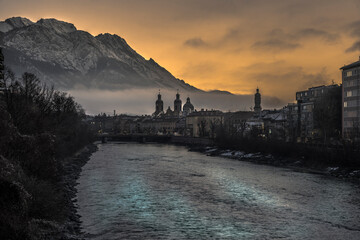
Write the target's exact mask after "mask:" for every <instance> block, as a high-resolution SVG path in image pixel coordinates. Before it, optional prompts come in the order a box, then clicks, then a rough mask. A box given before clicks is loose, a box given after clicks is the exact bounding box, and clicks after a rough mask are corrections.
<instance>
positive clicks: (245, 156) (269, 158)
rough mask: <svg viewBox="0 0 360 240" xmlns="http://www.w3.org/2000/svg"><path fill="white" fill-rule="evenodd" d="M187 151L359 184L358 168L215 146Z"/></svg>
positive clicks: (189, 147) (359, 172) (196, 147)
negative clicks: (331, 177) (310, 162)
mask: <svg viewBox="0 0 360 240" xmlns="http://www.w3.org/2000/svg"><path fill="white" fill-rule="evenodd" d="M188 149H189V151H196V152H201V153H203V154H206V155H208V156H218V157H224V158H230V159H235V160H239V161H247V162H252V163H255V164H264V165H271V166H275V167H285V168H290V169H293V170H294V171H298V172H308V173H313V174H321V175H327V176H333V177H336V178H339V179H344V180H348V181H351V182H354V183H357V184H360V169H356V168H346V167H340V166H327V165H323V164H320V163H317V162H313V163H312V164H309V163H308V162H306V161H305V160H304V159H303V158H284V157H278V156H277V157H274V156H273V155H271V154H267V155H264V154H261V153H260V152H258V153H248V152H245V151H240V150H233V149H221V148H218V147H216V146H201V145H197V146H188Z"/></svg>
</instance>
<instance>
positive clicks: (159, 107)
mask: <svg viewBox="0 0 360 240" xmlns="http://www.w3.org/2000/svg"><path fill="white" fill-rule="evenodd" d="M163 112H164V102H163V100H161V94H160V91H159V94H158V99H157V100H156V102H155V112H154V116H158V115H159V114H161V113H163Z"/></svg>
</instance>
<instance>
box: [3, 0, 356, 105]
mask: <svg viewBox="0 0 360 240" xmlns="http://www.w3.org/2000/svg"><path fill="white" fill-rule="evenodd" d="M84 3H86V6H84ZM106 3H107V4H99V3H94V2H88V1H78V2H75V3H70V2H65V3H63V2H62V3H61V4H60V3H57V2H55V1H46V2H42V1H26V2H24V1H12V2H5V1H3V2H2V3H1V4H2V6H4V8H2V10H0V16H1V18H2V19H6V18H8V17H12V16H22V17H27V18H29V19H30V20H32V21H37V20H38V19H40V18H57V19H59V20H64V21H68V22H71V23H74V24H75V25H76V27H77V28H78V29H80V30H84V31H88V32H89V33H91V34H92V35H97V34H99V33H105V32H109V33H113V34H117V35H119V36H121V37H123V38H125V39H126V41H127V42H128V43H129V45H130V46H131V47H133V48H134V49H135V50H136V51H137V52H138V53H140V54H141V55H143V56H144V57H145V58H146V59H149V58H154V59H155V60H156V61H157V62H158V63H159V64H160V65H162V66H164V67H165V68H166V69H168V70H169V71H170V72H171V73H172V74H173V75H174V76H176V77H178V78H181V79H184V80H185V81H186V82H188V83H189V84H192V85H194V86H196V87H198V88H201V89H204V90H212V89H219V90H227V91H230V92H232V93H235V94H240V95H252V94H253V92H254V89H256V87H257V86H259V88H260V89H262V92H263V94H264V95H265V96H276V97H279V98H280V99H281V100H283V101H284V102H291V101H293V100H294V93H295V92H296V91H300V90H303V89H307V88H309V87H312V86H317V85H327V84H330V83H331V82H335V83H340V82H341V73H340V70H339V68H340V67H342V66H343V65H344V64H349V63H351V62H353V61H354V59H357V57H358V55H359V53H360V46H359V45H360V44H359V29H358V25H357V24H356V23H357V22H358V21H359V18H358V16H357V13H358V11H359V7H360V5H359V3H358V2H357V1H352V0H349V1H345V2H342V3H339V2H337V1H326V2H324V1H317V2H316V3H311V2H310V1H293V2H292V3H286V2H284V1H272V2H271V3H268V2H266V1H265V2H264V1H251V2H248V1H228V2H226V3H222V2H220V1H207V2H206V4H205V2H203V1H197V2H195V3H191V2H186V4H185V5H186V7H181V6H180V5H181V3H180V2H172V3H167V4H164V2H162V1H151V3H147V2H143V1H134V2H131V3H130V2H125V1H124V2H122V1H120V2H115V1H107V2H106ZM324 3H326V4H324ZM151 4H152V6H156V7H152V8H149V5H151ZM30 5H31V6H32V7H31V8H29V6H30ZM40 5H41V6H40ZM340 8H342V9H347V11H346V15H345V14H343V11H338V9H340ZM29 9H31V11H29ZM191 9H193V10H191ZM5 10H6V11H5ZM134 13H136V14H134ZM195 13H196V14H195ZM86 16H87V17H86ZM89 16H92V17H91V18H90V17H89ZM93 16H96V17H93Z"/></svg>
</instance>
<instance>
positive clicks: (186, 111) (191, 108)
mask: <svg viewBox="0 0 360 240" xmlns="http://www.w3.org/2000/svg"><path fill="white" fill-rule="evenodd" d="M194 110H195V108H194V105H192V103H191V102H190V98H189V97H188V98H187V99H186V103H185V104H184V106H183V114H184V116H187V115H189V114H190V113H192V112H193V111H194Z"/></svg>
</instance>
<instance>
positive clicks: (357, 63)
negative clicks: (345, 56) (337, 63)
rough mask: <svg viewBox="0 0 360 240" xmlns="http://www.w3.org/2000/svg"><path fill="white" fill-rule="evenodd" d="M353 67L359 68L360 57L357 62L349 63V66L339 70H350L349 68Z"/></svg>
mask: <svg viewBox="0 0 360 240" xmlns="http://www.w3.org/2000/svg"><path fill="white" fill-rule="evenodd" d="M354 67H360V57H359V61H357V62H353V63H351V64H349V65H344V66H343V67H341V68H340V69H341V70H347V69H351V68H354Z"/></svg>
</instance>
